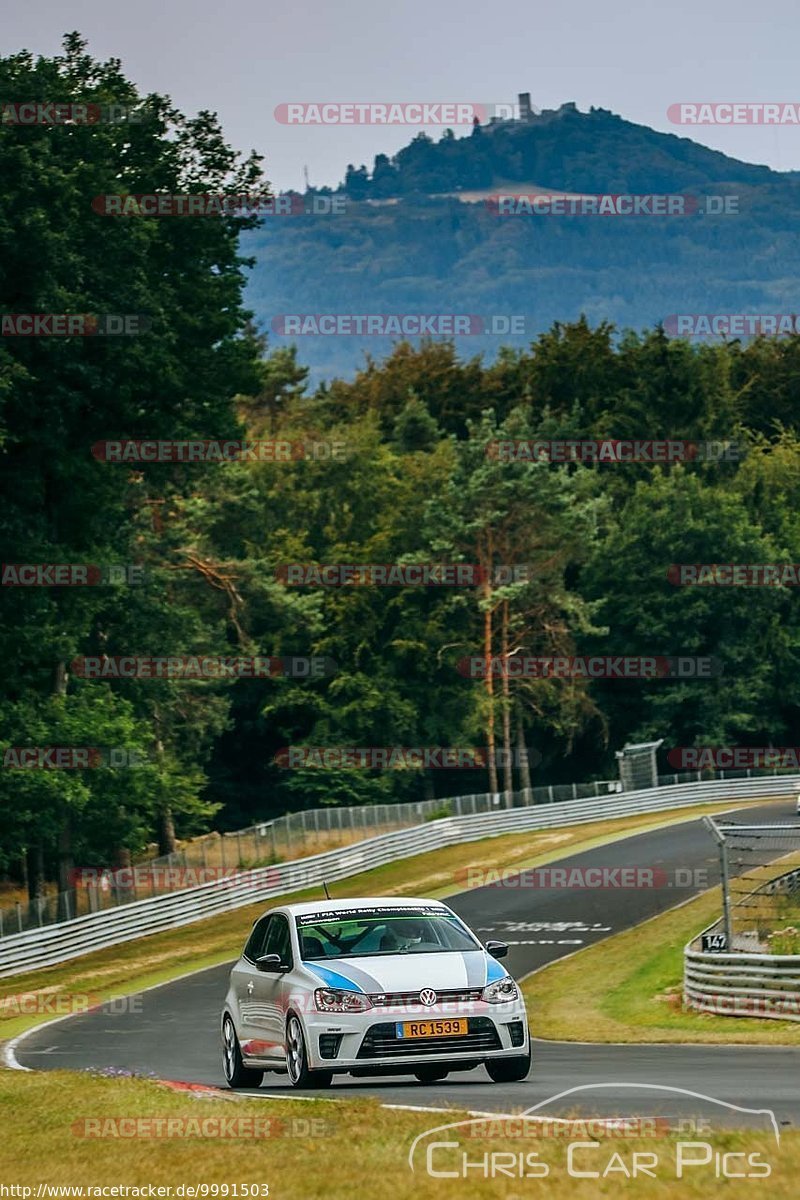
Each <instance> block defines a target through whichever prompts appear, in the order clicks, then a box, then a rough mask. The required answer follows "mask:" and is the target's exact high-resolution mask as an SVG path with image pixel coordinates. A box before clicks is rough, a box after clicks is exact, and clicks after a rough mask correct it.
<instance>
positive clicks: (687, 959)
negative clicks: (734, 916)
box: [683, 922, 800, 1021]
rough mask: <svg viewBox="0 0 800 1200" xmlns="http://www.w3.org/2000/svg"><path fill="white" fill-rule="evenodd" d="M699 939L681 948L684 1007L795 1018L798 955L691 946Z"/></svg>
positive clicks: (799, 1017) (799, 991) (798, 1012)
mask: <svg viewBox="0 0 800 1200" xmlns="http://www.w3.org/2000/svg"><path fill="white" fill-rule="evenodd" d="M718 924H719V923H718V922H715V924H714V925H712V926H710V927H709V929H705V930H703V933H709V932H713V931H715V930H716V929H717V927H718ZM701 936H702V935H701ZM699 943H700V937H698V938H694V939H693V940H692V941H691V942H690V943H689V944H688V946H686V948H685V950H684V962H683V996H684V1002H685V1003H686V1005H687V1006H688V1007H689V1008H696V1009H699V1010H700V1011H701V1012H712V1013H716V1014H717V1016H727V1017H761V1018H765V1017H770V1018H775V1019H777V1020H781V1021H800V955H798V954H750V953H747V952H743V951H733V952H731V953H727V952H725V953H721V954H719V953H713V954H709V953H705V952H704V951H702V950H698V949H696V948H695V947H696V946H697V945H698V944H699Z"/></svg>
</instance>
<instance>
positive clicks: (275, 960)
mask: <svg viewBox="0 0 800 1200" xmlns="http://www.w3.org/2000/svg"><path fill="white" fill-rule="evenodd" d="M256 967H257V968H258V970H259V971H280V970H284V971H285V970H286V966H285V964H284V963H283V962H282V961H281V956H280V954H262V955H261V958H257V959H256Z"/></svg>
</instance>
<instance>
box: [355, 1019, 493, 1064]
mask: <svg viewBox="0 0 800 1200" xmlns="http://www.w3.org/2000/svg"><path fill="white" fill-rule="evenodd" d="M499 1049H500V1038H499V1037H498V1034H497V1030H496V1029H495V1026H494V1022H493V1021H490V1020H489V1018H488V1017H470V1018H469V1019H468V1021H467V1032H466V1033H462V1034H459V1035H458V1036H456V1037H422V1038H399V1037H398V1036H397V1030H396V1027H395V1022H394V1021H385V1022H383V1023H382V1024H380V1025H372V1026H371V1027H370V1028H369V1029H368V1030H367V1032H366V1033H365V1035H364V1040H363V1041H362V1043H361V1046H360V1047H359V1051H358V1054H357V1055H356V1058H410V1059H414V1058H419V1056H420V1055H422V1054H445V1055H447V1054H459V1053H463V1052H464V1051H465V1050H469V1051H475V1052H477V1053H479V1054H480V1053H482V1052H483V1051H486V1050H499Z"/></svg>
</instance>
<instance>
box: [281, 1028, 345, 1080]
mask: <svg viewBox="0 0 800 1200" xmlns="http://www.w3.org/2000/svg"><path fill="white" fill-rule="evenodd" d="M286 1069H287V1071H288V1074H289V1082H290V1083H291V1085H292V1087H296V1088H326V1087H330V1084H331V1081H332V1079H333V1071H312V1070H311V1069H310V1067H309V1065H308V1051H307V1049H306V1039H305V1034H304V1033H303V1026H302V1024H301V1023H300V1018H299V1017H298V1016H296V1015H295V1014H294V1013H290V1015H289V1019H288V1021H287V1022H286Z"/></svg>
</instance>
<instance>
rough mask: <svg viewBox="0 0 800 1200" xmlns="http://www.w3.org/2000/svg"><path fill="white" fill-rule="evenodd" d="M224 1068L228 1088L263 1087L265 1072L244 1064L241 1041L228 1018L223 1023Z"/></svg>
mask: <svg viewBox="0 0 800 1200" xmlns="http://www.w3.org/2000/svg"><path fill="white" fill-rule="evenodd" d="M222 1067H223V1070H224V1071H225V1078H226V1079H227V1081H228V1087H231V1088H257V1087H261V1084H262V1082H263V1079H264V1072H263V1071H259V1070H258V1069H257V1068H255V1067H246V1066H245V1065H244V1063H243V1062H242V1051H241V1047H240V1046H239V1039H238V1037H237V1036H236V1030H235V1029H234V1027H233V1021H232V1020H231V1018H230V1017H229V1016H226V1017H225V1019H224V1020H223V1022H222Z"/></svg>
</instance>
